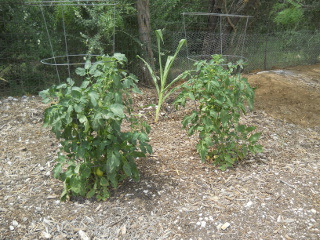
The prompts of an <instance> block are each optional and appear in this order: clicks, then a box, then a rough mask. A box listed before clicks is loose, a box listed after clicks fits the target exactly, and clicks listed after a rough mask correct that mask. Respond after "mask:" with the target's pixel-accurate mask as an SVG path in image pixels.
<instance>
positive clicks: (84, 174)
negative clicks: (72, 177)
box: [79, 164, 91, 178]
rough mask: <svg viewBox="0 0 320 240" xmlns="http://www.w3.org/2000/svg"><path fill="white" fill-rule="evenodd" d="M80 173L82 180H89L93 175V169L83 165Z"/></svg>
mask: <svg viewBox="0 0 320 240" xmlns="http://www.w3.org/2000/svg"><path fill="white" fill-rule="evenodd" d="M79 172H80V174H81V178H88V177H90V175H91V168H90V167H89V166H88V165H87V164H81V165H80V169H79Z"/></svg>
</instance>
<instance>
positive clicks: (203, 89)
mask: <svg viewBox="0 0 320 240" xmlns="http://www.w3.org/2000/svg"><path fill="white" fill-rule="evenodd" d="M223 63H224V60H223V59H222V58H221V57H220V56H219V55H214V56H213V58H212V60H210V62H207V61H198V62H196V63H195V66H196V68H197V69H196V71H197V73H196V74H194V75H193V77H192V78H191V79H190V80H189V81H188V82H186V83H184V84H183V85H182V90H183V91H182V93H181V94H180V95H179V96H178V98H177V99H176V101H175V104H176V105H178V106H179V105H182V106H184V105H185V103H186V101H187V99H190V100H194V101H196V103H197V104H198V105H197V108H196V109H195V110H193V111H192V113H191V114H190V115H188V116H185V117H184V119H183V121H182V125H183V128H185V129H187V130H188V134H189V135H193V134H195V133H199V138H200V139H199V142H198V144H197V151H198V153H199V154H200V156H201V159H202V161H205V160H206V159H207V160H211V161H213V163H214V164H216V165H219V166H220V168H221V169H226V168H227V167H231V166H232V165H233V164H234V163H235V162H236V161H237V160H239V159H242V158H244V157H245V156H246V155H247V154H248V153H249V152H251V153H256V152H260V151H262V146H261V145H258V144H257V141H258V139H259V137H260V135H261V133H253V131H254V130H255V127H251V126H246V125H242V124H240V123H239V120H240V114H241V113H243V114H246V105H245V103H247V104H248V105H249V108H250V109H252V108H253V100H254V91H253V89H252V88H251V87H250V85H249V84H248V82H247V79H245V78H241V77H240V74H236V75H232V73H233V72H234V70H235V69H236V68H237V67H238V66H241V65H232V64H228V68H227V69H225V68H224V66H222V64H223Z"/></svg>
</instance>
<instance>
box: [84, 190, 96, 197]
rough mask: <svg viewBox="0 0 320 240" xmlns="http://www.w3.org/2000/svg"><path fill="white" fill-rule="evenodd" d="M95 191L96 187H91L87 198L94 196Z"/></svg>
mask: <svg viewBox="0 0 320 240" xmlns="http://www.w3.org/2000/svg"><path fill="white" fill-rule="evenodd" d="M95 193H96V190H95V189H94V188H91V190H90V191H89V192H88V193H87V195H86V198H92V197H93V196H94V194H95Z"/></svg>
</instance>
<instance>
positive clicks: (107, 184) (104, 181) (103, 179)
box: [100, 177, 109, 187]
mask: <svg viewBox="0 0 320 240" xmlns="http://www.w3.org/2000/svg"><path fill="white" fill-rule="evenodd" d="M100 185H101V186H103V187H108V186H109V181H108V180H107V179H106V178H105V177H101V179H100Z"/></svg>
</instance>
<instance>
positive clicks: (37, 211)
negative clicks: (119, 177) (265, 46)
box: [0, 65, 320, 240]
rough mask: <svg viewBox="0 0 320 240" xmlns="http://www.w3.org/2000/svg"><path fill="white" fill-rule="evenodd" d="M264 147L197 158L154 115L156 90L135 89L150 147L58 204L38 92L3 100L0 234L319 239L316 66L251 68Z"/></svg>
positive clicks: (191, 142) (175, 117) (183, 138)
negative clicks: (227, 163) (106, 180)
mask: <svg viewBox="0 0 320 240" xmlns="http://www.w3.org/2000/svg"><path fill="white" fill-rule="evenodd" d="M247 77H248V78H249V82H250V83H251V84H252V86H254V87H256V109H255V111H254V112H252V113H250V114H248V115H247V116H244V117H242V119H241V121H242V122H243V123H246V124H248V125H256V126H257V128H258V131H261V132H262V134H263V135H262V138H261V139H260V140H259V143H260V144H262V145H263V146H264V149H265V150H264V152H263V153H259V154H257V155H255V156H249V157H248V158H247V159H245V160H244V161H242V162H239V163H238V164H236V166H235V167H233V168H230V169H228V170H227V171H224V172H223V171H221V170H219V169H218V168H217V167H215V166H212V165H210V164H208V163H201V162H200V158H199V156H198V154H197V153H196V150H195V145H196V142H197V139H196V138H195V137H188V136H187V135H186V132H185V131H184V130H182V128H181V120H182V117H183V115H184V112H185V111H189V109H179V110H175V109H173V106H172V105H171V101H170V100H172V99H169V102H168V103H166V104H165V105H164V108H163V113H162V114H161V118H160V121H159V122H158V123H153V117H154V116H153V114H154V110H153V109H151V108H150V107H148V106H147V105H149V104H150V103H154V104H155V103H156V97H155V96H156V93H155V90H153V89H148V88H142V91H143V92H144V95H141V96H139V95H136V96H135V97H134V99H135V100H136V101H135V105H136V111H137V112H140V113H141V114H142V116H143V117H144V118H145V119H146V120H148V122H149V123H150V124H151V127H152V130H151V134H150V138H151V145H152V146H153V149H154V153H153V154H152V155H150V156H148V157H147V158H145V159H139V160H138V161H137V163H138V166H139V169H140V173H141V181H140V182H137V183H135V182H133V181H130V180H128V181H125V182H124V183H123V184H122V185H121V186H120V187H119V189H117V190H114V191H113V192H112V197H111V198H110V199H109V200H107V201H106V202H97V201H91V200H85V199H81V198H79V199H75V200H74V201H69V202H60V200H59V196H60V194H61V191H62V189H63V186H62V182H60V181H58V180H56V179H54V178H53V177H52V174H51V170H52V167H53V166H54V164H55V162H54V159H55V157H56V154H57V151H58V149H59V145H58V142H57V141H56V139H55V138H54V136H53V134H51V133H50V131H49V129H44V128H42V118H43V110H44V109H45V108H46V107H47V105H45V104H42V103H41V101H40V98H38V97H32V96H28V97H22V98H21V97H19V98H14V97H11V98H5V99H1V100H0V101H1V104H0V111H1V116H0V135H1V136H0V199H1V201H0V239H57V240H58V239H96V240H98V239H228V240H229V239H264V240H266V239H270V240H271V239H272V240H273V239H308V240H310V239H313V240H316V239H319V238H320V200H319V199H320V187H319V184H320V183H319V173H320V169H319V167H320V104H319V103H320V91H319V90H320V65H312V66H299V67H295V68H291V69H286V70H273V71H267V72H259V73H255V74H250V75H247Z"/></svg>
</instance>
